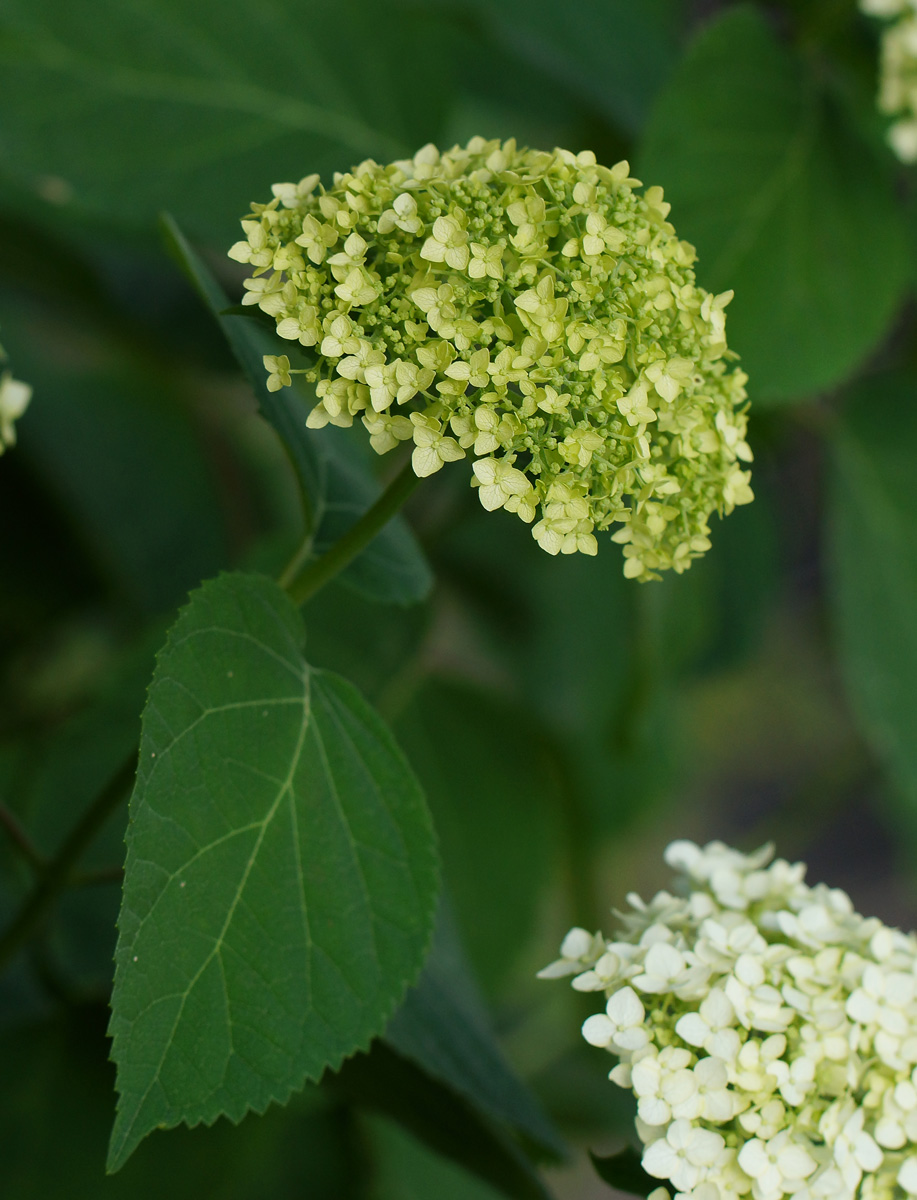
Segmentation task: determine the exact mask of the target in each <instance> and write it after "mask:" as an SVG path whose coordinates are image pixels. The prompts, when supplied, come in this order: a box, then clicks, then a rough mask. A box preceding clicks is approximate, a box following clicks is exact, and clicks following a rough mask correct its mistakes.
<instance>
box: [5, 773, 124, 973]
mask: <svg viewBox="0 0 917 1200" xmlns="http://www.w3.org/2000/svg"><path fill="white" fill-rule="evenodd" d="M136 770H137V752H136V750H134V751H132V752H131V754H130V756H129V757H128V758H127V759H126V761H125V762H124V763H123V764H122V765H121V766H120V767H119V768H118V770H117V771H116V772H115V774H114V775H113V776H112V777H111V779H110V780H109V781H108V783H107V784H106V785H105V787H104V788H103V789H102V791H101V792H100V793H99V795H98V796H97V797H96V799H95V800H94V801H93V802H92V804H90V806H89V808H87V809H86V811H85V812H84V813H83V815H82V817H81V818H80V820H79V821H78V822H77V824H76V825H75V826H74V827H73V829H71V831H70V833H69V834H68V835H67V837H66V839H65V840H64V843H63V845H62V846H61V848H60V849H59V850H58V852H57V853H56V854H55V855H54V857H53V858H52V859H51V860H50V861H49V862H48V863H47V864H45V866H44V867H43V869H42V872H41V875H40V877H39V879H38V881H37V883H36V884H35V887H34V888H33V889H32V891H31V892H30V893H29V895H28V896H27V897H26V900H25V903H24V904H23V906H22V908H21V909H20V910H19V913H18V914H17V916H16V917H15V918H14V919H13V923H12V925H10V926H9V928H8V929H7V930H6V932H5V933H4V934H3V935H2V936H0V968H2V967H4V966H5V965H6V963H7V962H8V961H9V960H10V959H11V958H12V957H13V955H14V954H15V953H16V951H17V950H19V948H20V947H21V946H22V945H23V943H24V942H26V941H27V940H28V938H29V936H30V935H31V933H32V931H33V929H35V927H36V926H37V925H38V924H39V923H40V922H41V920H42V918H43V917H44V916H45V914H46V912H47V911H48V909H49V908H50V907H51V905H52V904H53V903H54V900H55V898H56V896H57V894H58V892H60V891H62V890H63V888H64V887H66V885H67V884H68V882H69V881H70V876H71V872H72V871H73V867H74V865H75V864H76V863H77V862H78V861H79V859H80V857H81V855H82V854H83V852H84V851H85V850H86V848H87V846H88V845H89V844H90V842H91V841H92V840H93V838H94V837H95V835H96V834H97V833H98V832H99V830H100V829H101V828H102V826H103V825H104V824H105V822H106V821H107V819H108V818H109V816H111V814H112V813H113V812H114V810H115V809H116V808H117V807H118V805H119V804H120V803H121V802H122V800H123V799H124V796H125V793H126V792H127V790H128V789H129V787H130V785H131V784H132V783H133V781H134V775H135V772H136Z"/></svg>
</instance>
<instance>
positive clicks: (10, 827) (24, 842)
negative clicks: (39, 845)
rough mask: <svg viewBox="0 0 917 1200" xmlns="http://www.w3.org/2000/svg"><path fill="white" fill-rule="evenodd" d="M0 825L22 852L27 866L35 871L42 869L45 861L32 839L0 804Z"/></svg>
mask: <svg viewBox="0 0 917 1200" xmlns="http://www.w3.org/2000/svg"><path fill="white" fill-rule="evenodd" d="M0 825H2V826H3V828H4V829H5V830H6V832H7V833H8V834H9V838H10V841H11V842H14V843H15V844H16V846H18V848H19V850H20V851H21V852H22V856H23V858H25V859H26V861H27V862H28V864H29V866H31V867H32V868H33V869H34V870H36V871H41V870H43V869H44V866H45V860H44V859H43V858H42V856H41V855H40V854H39V852H38V850H37V849H36V848H35V846H34V844H33V842H32V839H31V838H30V837H29V835H28V834H27V833H26V831H25V829H24V828H23V826H22V825H21V824H20V822H19V821H18V820H17V818H16V817H15V816H14V815H13V813H11V812H10V810H9V809H8V808H7V807H6V805H5V804H0Z"/></svg>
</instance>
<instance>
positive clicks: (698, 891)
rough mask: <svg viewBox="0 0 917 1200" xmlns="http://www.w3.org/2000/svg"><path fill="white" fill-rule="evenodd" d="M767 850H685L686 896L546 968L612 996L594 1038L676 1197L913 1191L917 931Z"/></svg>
mask: <svg viewBox="0 0 917 1200" xmlns="http://www.w3.org/2000/svg"><path fill="white" fill-rule="evenodd" d="M772 855H773V849H772V847H770V846H766V847H764V848H763V849H762V850H759V851H758V852H757V853H755V854H752V855H744V854H740V853H738V852H737V851H735V850H731V849H730V848H729V847H727V846H724V845H723V844H722V843H721V842H711V843H710V844H709V845H708V846H706V847H705V848H704V849H701V848H699V847H698V846H695V845H694V844H693V843H691V842H674V843H673V844H672V845H671V846H669V848H668V850H667V851H666V860H667V862H668V863H669V864H670V865H671V866H672V867H674V868H676V869H677V870H678V872H679V873H680V876H681V879H680V884H681V886H680V887H679V888H678V889H677V892H678V894H677V895H673V894H670V893H669V892H660V893H659V894H658V895H657V896H655V897H654V899H653V900H651V901H650V903H649V904H645V903H644V902H643V901H642V900H640V898H639V897H637V896H633V895H632V896H629V897H628V902H629V904H630V908H631V910H630V911H629V912H628V913H622V914H618V915H619V919H620V925H619V928H618V929H617V930H616V931H615V933H614V935H613V936H612V938H611V939H606V938H605V937H603V936H602V935H601V934H590V933H588V932H587V931H586V930H584V929H573V930H571V931H570V932H569V933H568V934H567V936H566V938H565V939H564V941H563V944H562V946H561V957H560V959H559V960H558V961H557V962H555V963H552V964H551V966H549V967H546V968H545V970H544V971H542V972H541V976H542V978H548V979H553V978H558V977H561V976H564V975H569V976H572V977H573V979H572V982H573V986H574V988H576V989H577V990H578V991H582V992H595V993H598V994H600V995H601V996H602V997H603V999H604V1001H605V1006H604V1008H603V1009H602V1011H601V1012H599V1013H597V1014H596V1015H595V1016H591V1017H589V1018H588V1019H587V1021H586V1022H585V1024H584V1025H583V1036H584V1037H585V1039H586V1041H588V1042H590V1043H591V1044H592V1045H594V1046H599V1047H602V1048H604V1049H606V1050H608V1051H609V1052H610V1053H611V1054H613V1055H615V1056H616V1057H617V1059H618V1060H619V1061H618V1065H616V1066H615V1067H614V1068H613V1069H612V1071H611V1075H610V1078H611V1079H612V1081H613V1082H614V1083H616V1084H618V1085H619V1086H620V1087H624V1088H629V1089H631V1090H632V1091H633V1093H634V1095H635V1097H636V1100H637V1132H638V1134H639V1136H640V1139H641V1141H642V1142H643V1145H644V1151H643V1166H644V1169H645V1170H646V1171H647V1173H648V1174H649V1175H651V1176H653V1177H654V1178H656V1179H659V1180H662V1181H665V1182H666V1183H667V1184H668V1185H670V1186H671V1188H672V1189H673V1190H674V1191H675V1192H676V1193H679V1194H681V1195H685V1196H693V1197H696V1200H732V1198H734V1197H739V1196H750V1197H752V1198H753V1200H780V1197H782V1196H794V1197H799V1198H800V1200H817V1198H819V1197H831V1200H852V1197H854V1196H860V1197H863V1198H864V1200H880V1198H881V1200H893V1198H895V1197H908V1196H917V939H915V937H914V935H912V934H908V935H906V934H903V933H900V932H899V931H898V930H896V929H890V928H888V926H886V925H884V924H883V923H882V922H881V921H879V920H877V919H874V918H873V919H867V918H865V917H861V916H860V915H859V914H858V913H856V912H854V910H853V905H852V904H851V902H850V900H849V898H848V897H847V896H846V895H845V893H844V892H842V891H839V890H838V889H836V888H829V887H826V886H824V885H817V886H815V887H810V886H808V885H807V884H806V883H805V882H804V878H803V877H804V873H805V867H804V865H803V864H801V863H796V864H790V863H788V862H785V861H784V860H783V859H777V860H776V861H771V859H772ZM659 1195H660V1197H663V1196H665V1195H666V1192H665V1190H664V1189H662V1190H660V1192H659Z"/></svg>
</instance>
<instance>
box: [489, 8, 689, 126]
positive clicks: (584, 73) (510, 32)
mask: <svg viewBox="0 0 917 1200" xmlns="http://www.w3.org/2000/svg"><path fill="white" fill-rule="evenodd" d="M479 7H480V10H481V13H482V15H483V16H484V18H485V20H486V22H487V24H488V25H489V26H490V27H491V28H492V29H493V30H494V31H495V33H496V34H497V35H498V37H499V38H500V40H501V41H502V42H503V43H504V45H505V46H506V47H507V49H510V50H512V51H513V52H515V53H516V54H518V55H519V56H520V57H522V58H524V59H526V60H528V61H529V62H531V63H533V64H535V65H536V66H537V67H538V68H539V70H540V71H541V72H542V73H544V74H549V75H551V76H553V77H554V79H556V80H557V81H558V82H560V83H563V84H564V85H565V86H566V87H568V88H569V90H570V91H571V92H573V93H574V94H575V95H578V96H580V97H582V98H583V99H585V100H586V101H588V102H589V103H590V104H591V105H593V106H594V107H595V109H596V110H597V111H598V112H600V113H602V114H603V115H605V116H608V117H610V118H611V120H612V121H614V122H615V123H617V124H620V126H621V127H622V128H623V129H624V130H625V131H626V132H627V133H631V134H632V133H634V132H636V130H638V129H639V128H640V126H641V124H642V123H643V121H644V119H645V117H646V113H647V109H648V108H649V104H650V101H651V100H652V99H653V96H654V95H655V92H656V90H657V89H658V87H659V86H660V85H661V84H662V83H663V82H664V81H665V79H666V76H667V75H668V73H669V71H670V70H671V68H672V67H673V66H674V64H675V62H676V61H677V56H678V35H679V33H680V25H681V13H680V6H679V5H678V3H677V2H676V0H641V3H639V4H635V3H633V0H579V3H578V4H575V5H558V4H556V3H554V0H486V2H482V3H480V5H479Z"/></svg>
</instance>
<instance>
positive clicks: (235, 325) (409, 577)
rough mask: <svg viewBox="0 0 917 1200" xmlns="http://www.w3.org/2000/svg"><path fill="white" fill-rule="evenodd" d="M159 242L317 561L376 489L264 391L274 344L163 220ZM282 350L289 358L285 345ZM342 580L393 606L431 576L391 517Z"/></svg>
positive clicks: (289, 406)
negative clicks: (253, 411) (251, 419)
mask: <svg viewBox="0 0 917 1200" xmlns="http://www.w3.org/2000/svg"><path fill="white" fill-rule="evenodd" d="M161 226H162V232H163V237H164V239H165V242H166V246H167V248H168V249H169V252H170V253H171V254H172V256H173V257H174V258H175V260H176V261H177V262H178V265H179V266H180V267H181V269H182V271H183V272H184V274H185V276H186V277H187V279H188V280H189V282H190V283H191V285H192V286H193V287H194V289H195V291H196V292H197V293H198V295H199V296H200V297H201V299H202V300H203V301H204V303H205V304H206V305H207V307H208V308H209V309H210V311H211V312H212V313H213V316H214V318H215V319H216V320H217V321H218V322H219V325H220V328H221V329H222V330H223V333H224V334H225V336H226V340H227V341H228V342H229V345H230V348H231V350H232V352H233V354H234V355H235V357H236V360H237V361H238V363H239V365H240V367H241V368H242V370H243V371H244V372H245V375H246V377H247V379H248V381H249V383H250V384H251V386H252V388H253V389H254V392H255V395H256V396H257V398H258V406H259V408H260V410H261V413H262V415H263V416H264V418H265V420H266V421H268V422H269V423H270V424H271V425H273V427H274V429H275V430H276V431H277V433H278V435H279V436H280V439H281V441H282V442H283V444H284V447H285V448H286V451H287V454H288V455H289V456H290V461H291V463H292V465H293V469H294V470H295V472H296V477H297V480H298V483H299V489H300V493H301V495H302V500H303V508H304V512H305V515H306V520H307V524H308V527H309V530H310V531H311V532H312V533H313V535H314V542H313V547H312V550H313V556H318V555H319V554H321V553H322V552H323V551H324V550H325V549H327V548H328V546H330V545H331V544H332V543H333V542H335V541H337V539H338V538H339V537H341V535H342V534H343V533H345V532H346V531H347V529H349V528H350V526H351V525H353V524H354V523H355V522H356V521H357V519H358V518H359V517H360V516H361V515H362V514H363V513H364V512H365V511H366V510H367V509H368V508H369V507H370V506H371V505H372V504H373V502H374V501H375V500H376V498H377V497H378V496H379V492H380V489H379V486H378V484H377V483H376V481H375V480H374V479H373V478H372V476H371V475H370V474H369V473H368V472H367V471H365V470H364V469H363V468H362V466H361V465H360V464H359V463H358V462H356V461H353V460H352V459H351V458H348V457H347V456H346V453H345V452H346V443H345V442H344V441H343V440H342V439H340V438H333V435H332V434H331V432H330V431H327V430H322V431H317V430H309V429H307V428H306V416H307V415H308V414H307V410H306V407H305V405H304V403H303V401H302V398H301V397H300V395H299V394H298V393H297V392H295V391H294V390H293V389H292V388H281V389H280V391H278V392H269V391H268V390H267V386H266V378H267V373H266V371H265V369H264V365H263V363H262V358H263V356H264V355H265V354H276V353H277V352H278V349H280V347H279V346H278V338H277V337H276V336H275V335H274V334H272V333H271V332H270V331H269V330H267V329H265V328H263V327H262V325H261V324H260V322H258V321H257V320H253V319H251V317H246V316H239V315H237V314H235V313H233V312H230V311H228V310H229V308H230V304H229V300H228V298H227V296H226V293H225V292H224V291H223V289H222V287H221V286H220V284H219V283H218V282H217V280H216V279H214V277H213V275H212V274H211V272H210V271H209V270H208V269H207V267H206V265H205V263H204V261H203V259H202V258H201V257H200V255H199V254H197V253H196V252H195V250H194V249H193V247H192V246H191V245H190V243H189V242H188V240H187V238H186V237H185V236H184V234H183V233H182V231H181V229H180V228H179V227H178V224H177V223H176V221H175V220H174V219H173V218H172V217H171V216H169V215H168V214H164V215H163V216H162V218H161ZM284 349H285V350H286V352H288V353H293V351H292V350H290V347H289V346H285V347H284ZM341 581H342V582H343V583H346V584H347V585H348V586H349V587H351V588H352V589H353V590H354V591H356V592H358V593H359V594H360V595H361V596H365V597H366V598H367V599H370V600H378V601H380V602H382V603H390V604H413V603H415V602H416V601H418V600H423V599H424V598H425V597H426V596H427V595H428V594H429V592H430V589H431V587H432V586H433V575H432V572H431V571H430V568H429V566H428V564H427V561H426V559H425V557H424V555H423V551H422V550H421V549H420V546H419V545H418V544H417V541H416V540H415V538H414V535H413V534H412V533H411V530H410V527H409V526H408V524H407V522H406V521H404V520H403V519H402V518H401V517H395V518H394V520H392V521H390V522H389V523H388V525H387V526H386V527H385V528H384V529H383V530H382V532H381V533H379V534H378V535H377V537H376V538H375V539H374V540H373V542H372V543H371V544H370V545H369V546H367V548H366V549H365V550H364V551H363V552H362V554H360V555H359V557H358V558H356V559H355V560H354V561H353V562H352V563H351V564H350V565H349V566H348V567H347V568H346V569H345V570H344V571H343V572H342V573H341Z"/></svg>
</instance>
